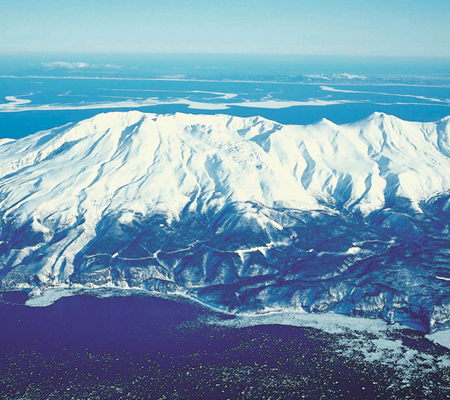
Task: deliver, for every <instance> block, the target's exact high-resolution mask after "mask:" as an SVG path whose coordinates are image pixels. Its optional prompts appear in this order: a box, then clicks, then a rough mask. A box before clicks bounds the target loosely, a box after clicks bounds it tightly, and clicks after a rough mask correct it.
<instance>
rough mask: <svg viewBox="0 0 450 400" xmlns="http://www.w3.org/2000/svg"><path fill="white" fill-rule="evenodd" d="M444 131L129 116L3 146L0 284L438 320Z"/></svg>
mask: <svg viewBox="0 0 450 400" xmlns="http://www.w3.org/2000/svg"><path fill="white" fill-rule="evenodd" d="M449 134H450V120H449V118H444V119H442V120H440V121H438V122H436V123H417V122H407V121H402V120H400V119H398V118H396V117H393V116H389V115H386V114H383V113H375V114H373V115H372V116H370V117H369V118H367V119H365V120H362V121H360V122H357V123H353V124H347V125H342V126H339V125H336V124H334V123H332V122H330V121H327V120H322V121H320V122H318V123H317V124H313V125H306V126H297V125H282V124H279V123H277V122H273V121H269V120H267V119H264V118H261V117H252V118H239V117H232V116H227V115H190V114H180V113H177V114H174V115H171V114H168V115H156V114H144V113H140V112H137V111H132V112H126V113H116V112H114V113H106V114H99V115H97V116H96V117H93V118H91V119H89V120H85V121H81V122H80V123H77V124H68V125H65V126H63V127H60V128H55V129H52V130H48V131H43V132H38V133H36V134H34V135H31V136H28V137H25V138H23V139H18V140H14V141H7V142H3V144H0V158H1V159H2V160H3V162H2V166H1V168H0V216H1V241H2V243H1V244H0V278H1V287H2V289H3V290H10V289H21V288H22V289H23V288H28V289H33V290H34V293H38V292H39V293H40V292H42V290H44V289H46V288H52V287H53V288H54V287H91V286H93V287H117V288H131V289H132V288H141V289H145V290H149V291H159V292H182V293H186V294H189V295H192V296H193V297H196V298H198V299H201V300H202V301H205V302H206V303H208V304H211V305H217V306H220V307H222V308H224V309H227V310H234V311H235V312H241V311H249V310H250V311H251V310H256V311H258V310H263V309H265V308H267V307H269V308H270V307H281V308H286V309H294V310H295V309H298V310H302V311H311V312H312V311H314V312H324V311H334V312H340V313H344V314H350V315H360V314H361V315H362V316H369V317H381V318H384V319H387V320H390V319H392V320H402V318H403V319H404V320H411V321H415V322H416V323H419V324H421V325H423V326H425V328H426V329H429V330H433V329H441V328H443V327H446V326H447V325H448V322H449V321H450V303H449V302H448V301H447V300H446V299H448V297H449V296H448V294H449V292H448V288H449V283H448V282H447V281H445V280H443V279H436V278H435V277H436V276H441V277H442V276H443V277H444V278H445V277H446V276H447V275H448V276H450V269H448V267H447V255H446V253H445V252H443V250H445V248H446V246H447V245H448V224H447V222H449V220H448V199H447V198H448V191H449V190H450V158H449V157H450V150H449V149H450V139H449V138H450V135H449ZM418 246H419V248H421V249H422V250H417V248H418ZM414 252H416V253H417V254H414ZM430 254H431V255H430ZM393 260H394V261H393ZM417 260H421V261H417ZM411 263H412V264H414V268H412V267H411V265H412V264H411ZM391 264H392V265H391ZM416 264H417V265H416ZM374 265H375V266H376V267H374ZM393 265H400V267H396V268H394V267H393ZM424 265H427V268H431V269H430V270H429V271H428V272H427V269H426V268H425V267H424ZM429 265H431V267H430V266H429ZM386 266H388V267H386ZM374 269H375V270H377V274H373V270H374ZM364 271H365V272H364ZM431 271H432V273H431V274H430V272H431ZM371 274H372V275H371ZM405 274H406V275H405ZM408 274H410V275H411V276H412V277H414V279H412V278H411V277H410V278H408V279H406V278H405V276H407V275H408ZM433 274H434V275H433ZM438 274H439V275H438ZM446 274H447V275H446ZM387 275H389V276H390V278H389V276H387ZM369 278H370V279H369ZM386 279H391V283H389V284H387V285H386ZM402 279H403V282H401V280H402ZM427 279H428V281H427ZM405 282H406V283H405ZM430 282H431V283H430ZM421 285H424V286H426V285H428V286H429V287H428V288H426V289H424V290H422V292H423V293H422V294H420V290H419V288H418V287H417V286H421ZM333 293H334V294H333ZM433 293H434V294H433ZM360 303H361V304H360ZM358 310H360V311H358ZM433 310H434V311H433ZM433 315H435V317H433ZM437 315H438V317H436V316H437Z"/></svg>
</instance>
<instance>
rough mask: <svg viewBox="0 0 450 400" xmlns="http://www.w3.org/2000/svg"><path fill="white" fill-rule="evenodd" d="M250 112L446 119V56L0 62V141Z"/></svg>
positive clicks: (279, 116) (302, 118) (287, 118)
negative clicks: (146, 117) (100, 124)
mask: <svg viewBox="0 0 450 400" xmlns="http://www.w3.org/2000/svg"><path fill="white" fill-rule="evenodd" d="M132 109H138V110H140V111H143V112H151V113H159V114H166V113H175V112H188V113H195V114H211V113H214V114H215V113H224V114H229V115H235V116H243V117H248V116H254V115H260V116H263V117H265V118H268V119H271V120H274V121H277V122H280V123H283V124H311V123H314V122H317V121H319V120H321V119H322V118H326V119H329V120H331V121H333V122H334V123H337V124H344V123H352V122H356V121H358V120H361V119H364V118H366V117H367V116H369V115H371V114H372V113H374V112H376V111H378V112H385V113H387V114H391V115H395V116H397V117H399V118H401V119H404V120H410V121H421V122H427V121H437V120H439V119H441V118H443V117H445V116H448V115H450V59H408V58H398V59H395V58H393V59H370V58H366V59H364V58H355V59H353V58H327V57H310V58H307V57H287V56H284V57H279V59H276V60H273V59H272V58H270V57H262V56H261V57H256V56H254V57H250V56H247V57H244V56H241V57H237V56H231V55H230V56H224V55H222V56H210V57H209V58H208V57H207V56H200V55H199V56H196V57H195V56H186V55H184V56H182V55H178V56H175V55H174V56H169V55H166V56H164V55H157V56H139V57H138V56H130V57H125V56H103V58H100V56H97V57H93V56H84V57H83V56H82V55H80V56H79V57H78V58H73V56H70V57H69V56H65V55H59V56H55V55H42V56H37V55H36V56H33V57H31V56H28V57H18V56H11V57H9V58H8V57H5V56H4V58H3V59H1V60H0V138H5V137H10V138H18V137H22V136H25V135H29V134H32V133H34V132H37V131H39V130H45V129H50V128H53V127H55V126H60V125H64V124H66V123H68V122H77V121H80V120H83V119H85V118H89V117H91V116H93V115H96V114H98V113H100V112H108V111H127V110H132Z"/></svg>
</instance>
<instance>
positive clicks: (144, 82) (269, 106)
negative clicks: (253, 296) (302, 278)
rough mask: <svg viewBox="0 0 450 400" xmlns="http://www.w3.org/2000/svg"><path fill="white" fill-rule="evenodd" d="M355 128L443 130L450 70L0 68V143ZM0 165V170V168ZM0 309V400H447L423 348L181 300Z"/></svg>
mask: <svg viewBox="0 0 450 400" xmlns="http://www.w3.org/2000/svg"><path fill="white" fill-rule="evenodd" d="M130 110H139V111H142V112H148V113H157V114H170V113H176V112H182V113H193V114H217V113H220V114H228V115H234V116H240V117H250V116H255V115H259V116H262V117H264V118H267V119H270V120H273V121H276V122H279V123H282V124H313V123H316V122H318V121H320V120H322V119H324V118H326V119H328V120H330V121H332V122H334V123H336V124H351V123H354V122H357V121H360V120H362V119H364V118H367V117H368V116H370V115H371V114H372V113H374V112H384V113H386V114H390V115H395V116H397V117H399V118H401V119H404V120H408V121H421V122H430V121H439V120H440V119H442V118H445V117H446V116H448V115H450V59H445V58H405V57H404V58H402V57H398V58H395V57H392V58H376V57H350V56H349V57H326V56H274V55H261V56H256V55H255V56H250V55H236V54H220V55H215V54H209V55H202V54H194V55H192V54H189V55H187V54H101V55H92V54H77V55H74V54H10V55H2V56H0V139H2V138H13V139H18V138H21V137H24V136H27V135H31V134H33V133H35V132H38V131H42V130H46V129H51V128H54V127H57V126H62V125H64V124H67V123H69V122H70V123H72V122H75V123H76V122H78V121H81V120H84V119H86V118H90V117H92V116H94V115H96V114H98V113H103V112H113V111H130ZM0 162H1V160H0ZM27 295H28V294H27V293H26V292H4V293H0V321H1V323H0V398H1V399H27V400H28V399H30V400H31V399H302V398H304V399H369V398H370V399H406V398H410V399H425V398H430V399H432V398H436V399H445V398H450V374H449V372H450V349H448V348H447V347H445V346H443V345H441V344H439V343H436V342H434V341H432V340H429V338H428V337H427V335H426V334H425V333H424V332H420V331H415V330H412V329H409V328H406V327H395V329H391V327H388V326H386V328H383V329H384V330H383V329H382V330H373V329H372V330H370V329H369V330H356V331H355V330H351V329H349V328H348V327H347V328H342V329H340V330H339V329H338V330H327V329H322V328H321V326H315V325H314V324H311V323H310V324H307V326H298V325H295V324H289V323H286V324H280V323H273V322H270V321H269V320H267V321H266V323H265V322H264V321H263V322H261V323H259V324H256V325H252V324H247V325H246V324H239V323H234V319H235V318H236V317H235V316H230V315H225V314H221V313H220V312H218V311H215V310H210V309H206V308H204V307H202V306H201V305H199V304H196V303H193V302H190V301H188V300H186V299H179V298H161V297H152V296H148V295H143V294H140V295H133V296H116V297H109V298H98V297H96V296H95V295H93V294H86V295H79V296H72V297H68V298H62V299H60V300H58V301H56V302H55V303H54V304H52V305H50V306H47V307H28V306H26V305H25V304H24V303H25V301H26V299H27Z"/></svg>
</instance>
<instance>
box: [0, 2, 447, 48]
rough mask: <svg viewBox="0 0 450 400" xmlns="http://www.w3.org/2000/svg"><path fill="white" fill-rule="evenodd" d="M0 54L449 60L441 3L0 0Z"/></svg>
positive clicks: (445, 8)
mask: <svg viewBox="0 0 450 400" xmlns="http://www.w3.org/2000/svg"><path fill="white" fill-rule="evenodd" d="M0 10H1V13H0V53H12V52H14V53H21V52H50V53H58V52H66V53H67V52H69V53H70V52H72V53H80V52H84V53H86V52H92V53H102V52H103V53H244V54H302V55H303V54H305V55H306V54H318V55H353V56H355V55H356V56H365V55H370V56H428V57H429V56H437V57H447V56H450V23H449V21H450V1H449V0H370V1H368V0H334V1H333V0H276V1H275V0H189V1H187V0H165V1H161V0H158V1H154V0H109V1H107V2H106V1H99V0H70V1H66V0H39V1H37V0H14V1H11V0H0Z"/></svg>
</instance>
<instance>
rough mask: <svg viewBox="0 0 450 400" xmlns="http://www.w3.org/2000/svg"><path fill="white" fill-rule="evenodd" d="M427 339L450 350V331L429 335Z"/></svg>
mask: <svg viewBox="0 0 450 400" xmlns="http://www.w3.org/2000/svg"><path fill="white" fill-rule="evenodd" d="M426 338H427V339H428V340H431V341H432V342H435V343H437V344H440V345H441V346H444V347H447V348H448V349H450V329H447V330H444V331H439V332H435V333H432V334H430V335H427V336H426Z"/></svg>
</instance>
